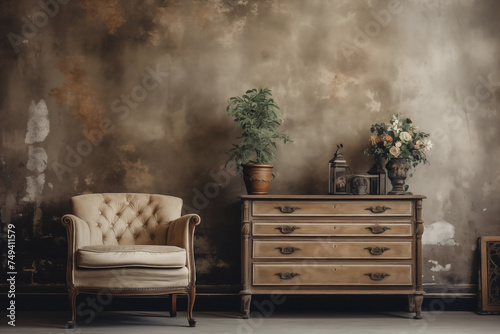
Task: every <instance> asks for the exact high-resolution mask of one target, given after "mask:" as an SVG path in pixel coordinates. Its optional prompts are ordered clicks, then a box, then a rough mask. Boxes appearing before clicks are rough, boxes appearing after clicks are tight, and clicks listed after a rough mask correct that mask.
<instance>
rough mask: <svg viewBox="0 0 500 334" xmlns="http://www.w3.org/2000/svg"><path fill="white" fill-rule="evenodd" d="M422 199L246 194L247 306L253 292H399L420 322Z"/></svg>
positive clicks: (244, 264) (243, 256)
mask: <svg viewBox="0 0 500 334" xmlns="http://www.w3.org/2000/svg"><path fill="white" fill-rule="evenodd" d="M424 198H425V197H424V196H416V195H405V196H399V195H395V196H385V195H380V196H374V195H365V196H353V195H345V196H342V195H333V196H332V195H331V196H321V195H304V196H302V195H300V196H298V195H245V196H241V204H242V221H241V224H242V225H241V264H242V268H241V275H242V291H241V292H240V294H241V305H242V311H243V312H244V317H245V318H248V317H249V316H250V306H251V298H252V295H253V294H372V295H373V294H379V295H386V294H399V295H408V299H409V306H410V307H409V309H410V311H411V312H415V314H416V315H415V318H416V319H421V318H422V316H421V308H422V301H423V295H424V290H423V288H422V234H423V232H424V227H423V221H422V200H423V199H424Z"/></svg>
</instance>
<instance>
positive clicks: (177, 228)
mask: <svg viewBox="0 0 500 334" xmlns="http://www.w3.org/2000/svg"><path fill="white" fill-rule="evenodd" d="M200 223H201V218H200V216H198V215H196V214H189V215H185V216H182V217H180V218H177V219H176V220H173V221H172V222H171V223H170V224H169V225H168V230H167V245H169V246H177V247H181V248H184V249H185V250H186V257H187V258H186V263H187V267H188V269H189V282H190V284H194V282H195V280H196V269H195V265H194V249H193V236H194V228H195V226H196V225H198V224H200Z"/></svg>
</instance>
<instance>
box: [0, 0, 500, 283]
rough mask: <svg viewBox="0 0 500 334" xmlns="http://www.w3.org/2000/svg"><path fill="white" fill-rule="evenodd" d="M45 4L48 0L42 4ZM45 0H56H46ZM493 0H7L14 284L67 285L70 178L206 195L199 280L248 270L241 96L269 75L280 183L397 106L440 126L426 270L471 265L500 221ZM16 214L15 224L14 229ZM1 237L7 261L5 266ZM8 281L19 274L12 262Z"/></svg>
mask: <svg viewBox="0 0 500 334" xmlns="http://www.w3.org/2000/svg"><path fill="white" fill-rule="evenodd" d="M44 3H46V4H48V5H47V6H46V7H45V8H42V7H44V6H42V5H43V4H44ZM41 4H42V5H41ZM499 12H500V2H499V1H487V0H481V1H479V0H477V1H465V0H464V1H462V0H443V1H432V0H431V1H427V0H422V1H420V0H413V1H404V2H401V3H399V2H398V1H386V0H381V1H375V0H373V1H369V0H367V1H333V0H332V1H328V0H323V1H319V0H312V1H310V0H308V1H302V0H295V1H294V0H292V1H285V0H267V1H265V0H263V1H255V0H246V1H243V0H211V1H195V0H192V1H190V0H188V1H167V0H145V1H143V0H134V1H119V0H108V1H100V0H79V1H78V0H72V1H70V0H50V1H48V0H42V1H38V0H37V1H35V0H19V1H16V0H10V1H9V0H6V1H1V2H0V17H1V23H0V38H1V42H0V43H1V50H0V69H1V81H0V98H1V99H0V117H1V120H0V128H1V151H0V168H1V171H0V176H1V184H0V202H1V205H2V209H1V219H2V229H3V232H5V231H6V224H7V223H13V224H15V226H16V232H17V234H16V235H17V244H16V247H17V248H16V250H17V258H16V260H17V261H16V265H17V271H18V286H22V285H31V286H34V285H39V284H63V283H64V281H65V276H64V270H65V262H66V259H65V256H66V255H65V254H66V236H65V231H64V229H63V227H62V226H61V224H60V217H61V216H62V215H63V214H64V213H67V212H68V211H69V204H68V201H69V198H70V197H71V196H72V195H76V194H82V193H88V192H148V193H162V194H171V195H176V196H179V197H182V198H183V199H184V201H185V209H186V212H195V211H196V212H199V213H200V215H201V216H202V219H203V223H202V225H201V227H200V228H199V229H198V230H197V232H196V245H195V247H196V254H197V256H196V263H197V266H198V267H197V269H198V282H199V284H213V285H215V284H220V285H224V284H229V285H237V284H238V282H239V277H240V274H239V262H240V261H239V244H240V241H239V237H240V232H239V231H240V227H239V219H240V213H239V203H238V199H237V196H238V195H240V194H243V193H244V192H245V189H244V186H243V182H242V180H241V179H240V178H239V177H238V176H228V175H229V174H228V173H227V172H226V171H225V169H224V165H225V162H226V158H227V154H226V151H227V150H228V149H229V148H230V147H231V144H232V143H233V142H235V139H234V138H235V136H236V135H237V133H235V132H234V131H233V123H232V120H231V119H229V117H228V116H227V115H226V112H225V107H226V103H227V99H228V98H229V97H231V96H235V95H239V94H242V93H243V92H244V91H245V90H247V89H250V88H254V87H258V86H259V85H261V86H265V87H268V88H270V89H271V90H272V91H273V93H274V96H275V100H276V101H277V103H278V105H279V106H280V107H281V110H282V112H283V116H284V119H285V121H284V126H283V129H282V130H283V131H285V132H286V133H288V134H289V135H290V136H291V137H292V138H293V139H294V140H295V142H294V143H291V144H286V145H285V146H284V145H281V146H279V151H278V159H277V161H276V163H275V164H276V176H277V177H276V180H275V181H274V183H273V184H272V188H271V193H274V194H325V193H326V192H327V164H328V160H329V159H330V158H331V157H332V155H333V153H334V151H335V147H336V144H338V143H341V142H342V143H343V144H344V146H345V150H344V153H345V156H346V157H347V159H348V162H349V164H350V165H351V167H352V169H353V170H354V171H356V172H358V173H364V172H366V171H367V170H368V169H369V167H370V164H371V160H370V158H369V157H366V156H364V155H363V150H364V149H365V147H366V145H367V141H368V138H369V127H370V125H371V124H372V123H375V122H381V121H384V120H386V119H388V118H389V116H390V115H391V114H392V113H393V112H395V111H396V110H397V109H399V110H400V111H401V112H403V113H404V114H405V115H407V116H411V117H413V119H414V121H415V123H416V124H417V125H418V126H420V128H421V129H422V130H424V131H427V132H430V133H431V139H432V140H433V142H434V149H433V150H432V151H431V152H430V154H429V160H430V161H431V165H425V166H423V165H422V166H418V167H417V170H416V172H415V175H414V176H413V177H412V178H410V179H409V180H408V181H407V183H408V184H409V185H410V190H411V191H413V192H414V193H416V194H423V195H426V196H427V197H428V198H427V199H426V200H425V201H424V220H425V226H426V232H425V234H424V243H425V245H424V255H425V258H424V282H426V283H436V284H444V285H451V284H473V283H475V281H476V278H475V268H476V261H475V257H474V256H475V249H476V238H477V237H478V236H481V235H495V234H496V235H498V234H500V224H499V219H498V217H499V216H500V207H499V205H498V203H500V192H499V191H500V171H499V169H498V166H499V165H500V150H499V149H498V145H497V144H498V142H499V140H498V137H499V125H500V99H499V98H500V62H499V59H500V43H498V41H499V39H500V20H498V13H499ZM4 235H5V233H3V236H4ZM5 250H6V247H5V238H3V239H2V254H3V255H2V272H3V273H4V272H5V265H6V257H5ZM2 282H5V280H4V279H2Z"/></svg>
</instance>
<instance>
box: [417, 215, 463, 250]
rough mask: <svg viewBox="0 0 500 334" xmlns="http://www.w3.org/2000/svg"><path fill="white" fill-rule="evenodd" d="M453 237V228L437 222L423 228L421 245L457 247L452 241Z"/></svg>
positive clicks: (448, 224) (443, 222)
mask: <svg viewBox="0 0 500 334" xmlns="http://www.w3.org/2000/svg"><path fill="white" fill-rule="evenodd" d="M454 237H455V226H453V225H452V224H450V223H448V222H445V221H439V222H436V223H434V224H431V225H429V226H426V227H425V230H424V235H423V236H422V244H423V245H439V246H458V243H456V242H455V240H454V239H453V238H454Z"/></svg>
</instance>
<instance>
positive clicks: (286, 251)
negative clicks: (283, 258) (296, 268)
mask: <svg viewBox="0 0 500 334" xmlns="http://www.w3.org/2000/svg"><path fill="white" fill-rule="evenodd" d="M275 249H279V250H280V252H281V254H293V253H294V252H295V251H298V250H300V248H297V247H276V248H275Z"/></svg>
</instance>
